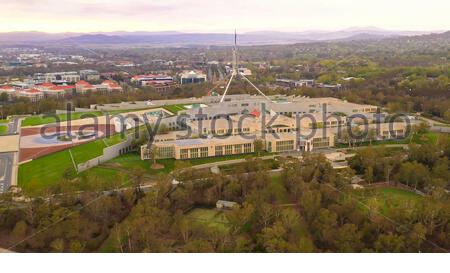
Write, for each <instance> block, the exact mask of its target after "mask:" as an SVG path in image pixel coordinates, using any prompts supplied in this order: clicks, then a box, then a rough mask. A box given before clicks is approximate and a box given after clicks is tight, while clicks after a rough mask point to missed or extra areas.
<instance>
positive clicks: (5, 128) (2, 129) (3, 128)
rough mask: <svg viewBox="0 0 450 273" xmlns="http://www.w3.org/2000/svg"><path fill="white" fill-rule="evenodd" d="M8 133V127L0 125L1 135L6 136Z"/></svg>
mask: <svg viewBox="0 0 450 273" xmlns="http://www.w3.org/2000/svg"><path fill="white" fill-rule="evenodd" d="M7 132H8V126H6V125H3V124H0V135H3V134H6V133H7Z"/></svg>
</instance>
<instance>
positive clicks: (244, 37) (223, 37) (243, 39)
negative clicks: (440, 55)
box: [0, 28, 442, 46]
mask: <svg viewBox="0 0 450 273" xmlns="http://www.w3.org/2000/svg"><path fill="white" fill-rule="evenodd" d="M440 32H442V31H436V32H434V33H440ZM430 33H432V32H423V31H391V30H384V29H379V28H349V29H344V30H339V31H303V32H277V31H257V32H247V33H243V34H239V36H238V40H239V44H240V45H264V44H291V43H305V42H318V41H339V40H342V41H346V40H380V39H384V38H392V37H401V36H417V35H423V34H430ZM233 40H234V34H228V33H184V32H176V31H164V32H144V31H139V32H126V31H117V32H96V33H87V34H86V33H74V32H67V33H46V32H37V31H30V32H6V33H0V43H3V44H12V43H29V44H42V43H43V44H45V43H49V42H51V43H61V44H72V43H76V44H148V45H153V46H167V45H172V46H182V45H229V44H230V42H231V43H232V42H233Z"/></svg>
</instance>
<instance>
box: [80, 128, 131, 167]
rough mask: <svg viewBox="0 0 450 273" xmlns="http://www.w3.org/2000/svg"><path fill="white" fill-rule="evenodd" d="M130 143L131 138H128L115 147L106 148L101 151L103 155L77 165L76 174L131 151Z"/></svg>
mask: <svg viewBox="0 0 450 273" xmlns="http://www.w3.org/2000/svg"><path fill="white" fill-rule="evenodd" d="M132 142H133V137H132V136H128V139H127V140H126V141H124V142H121V143H119V144H116V145H112V146H109V147H106V148H105V149H103V155H101V156H99V157H96V158H93V159H91V160H88V161H86V162H83V163H80V164H78V166H77V169H78V173H81V172H84V171H86V170H89V169H90V168H93V167H95V166H98V165H100V164H102V163H105V162H106V161H109V160H111V159H114V158H116V157H118V156H120V155H122V154H125V153H128V152H130V151H132V149H133V147H132Z"/></svg>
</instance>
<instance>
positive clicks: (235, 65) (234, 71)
mask: <svg viewBox="0 0 450 273" xmlns="http://www.w3.org/2000/svg"><path fill="white" fill-rule="evenodd" d="M232 62H233V63H232V72H231V77H230V80H229V81H228V84H227V87H226V88H225V92H223V95H222V98H221V99H220V102H223V101H224V100H225V96H226V94H227V92H228V89H229V88H230V85H231V81H232V80H233V78H234V77H237V76H241V77H242V78H243V79H244V80H246V81H247V82H248V83H249V84H250V85H251V86H252V87H253V88H255V89H256V91H258V93H259V94H261V95H262V96H263V97H264V98H265V99H267V100H269V101H270V99H269V98H268V97H267V96H266V95H265V94H264V93H263V92H262V91H261V90H259V88H258V87H256V85H254V84H253V83H252V82H251V81H250V80H249V79H247V77H245V76H244V75H243V74H239V73H238V69H239V68H238V58H237V32H236V29H234V48H233V61H232Z"/></svg>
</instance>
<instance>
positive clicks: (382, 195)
mask: <svg viewBox="0 0 450 273" xmlns="http://www.w3.org/2000/svg"><path fill="white" fill-rule="evenodd" d="M359 194H363V196H359V197H358V198H359V199H360V200H361V201H362V202H367V200H369V199H371V198H375V200H376V201H377V204H378V206H379V209H380V212H381V213H383V214H389V213H390V211H391V209H393V208H404V207H409V206H412V205H414V204H415V203H417V202H420V201H421V200H422V199H423V198H425V197H423V196H421V195H418V194H416V193H414V192H412V191H409V190H405V189H399V188H393V187H381V188H375V189H373V190H371V189H367V190H366V191H363V192H360V193H358V195H359Z"/></svg>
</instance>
